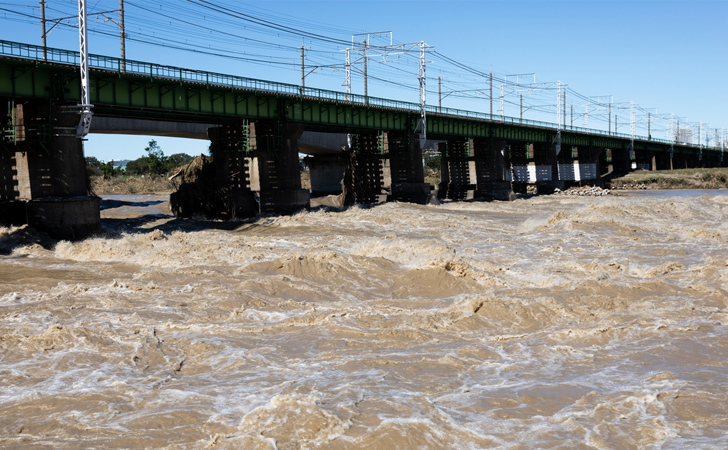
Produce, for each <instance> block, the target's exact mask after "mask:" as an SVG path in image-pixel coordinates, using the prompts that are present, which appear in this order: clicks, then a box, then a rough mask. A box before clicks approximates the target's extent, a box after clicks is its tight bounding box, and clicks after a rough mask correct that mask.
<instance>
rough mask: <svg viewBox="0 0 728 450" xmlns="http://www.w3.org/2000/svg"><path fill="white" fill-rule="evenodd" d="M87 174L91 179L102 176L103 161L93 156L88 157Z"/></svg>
mask: <svg viewBox="0 0 728 450" xmlns="http://www.w3.org/2000/svg"><path fill="white" fill-rule="evenodd" d="M86 173H87V174H88V176H90V177H96V176H100V175H101V161H99V160H98V159H96V158H95V157H93V156H87V157H86Z"/></svg>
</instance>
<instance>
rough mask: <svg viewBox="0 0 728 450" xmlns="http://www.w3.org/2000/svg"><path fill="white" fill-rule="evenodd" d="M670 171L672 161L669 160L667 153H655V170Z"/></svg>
mask: <svg viewBox="0 0 728 450" xmlns="http://www.w3.org/2000/svg"><path fill="white" fill-rule="evenodd" d="M670 169H672V160H671V159H670V153H669V152H657V153H655V170H670Z"/></svg>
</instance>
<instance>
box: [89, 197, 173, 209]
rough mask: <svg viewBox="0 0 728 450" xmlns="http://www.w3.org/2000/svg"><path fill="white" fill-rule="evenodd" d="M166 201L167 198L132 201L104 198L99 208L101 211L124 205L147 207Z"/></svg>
mask: <svg viewBox="0 0 728 450" xmlns="http://www.w3.org/2000/svg"><path fill="white" fill-rule="evenodd" d="M164 202H165V200H147V201H130V200H120V199H114V198H102V199H101V202H99V209H100V210H101V211H104V210H107V209H114V208H121V207H124V206H127V207H131V208H146V207H149V206H155V205H161V204H163V203H164Z"/></svg>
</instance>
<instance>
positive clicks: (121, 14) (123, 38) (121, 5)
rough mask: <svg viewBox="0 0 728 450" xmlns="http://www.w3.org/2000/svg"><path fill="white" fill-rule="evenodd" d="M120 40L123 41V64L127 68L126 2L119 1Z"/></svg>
mask: <svg viewBox="0 0 728 450" xmlns="http://www.w3.org/2000/svg"><path fill="white" fill-rule="evenodd" d="M119 39H120V40H121V62H122V64H124V66H126V29H125V28H124V0H119ZM124 68H126V67H124Z"/></svg>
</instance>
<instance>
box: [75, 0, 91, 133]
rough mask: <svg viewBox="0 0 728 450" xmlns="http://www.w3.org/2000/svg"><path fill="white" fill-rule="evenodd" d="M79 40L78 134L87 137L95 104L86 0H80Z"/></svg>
mask: <svg viewBox="0 0 728 450" xmlns="http://www.w3.org/2000/svg"><path fill="white" fill-rule="evenodd" d="M78 42H79V49H80V52H79V54H80V64H79V65H80V67H81V103H79V105H78V109H79V114H81V119H80V121H79V122H78V127H77V128H76V136H77V137H79V138H83V137H85V136H86V135H87V134H88V132H89V130H90V129H91V117H92V116H93V112H92V111H91V109H92V108H93V107H94V105H92V104H91V101H90V99H89V72H88V27H87V23H86V0H78Z"/></svg>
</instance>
